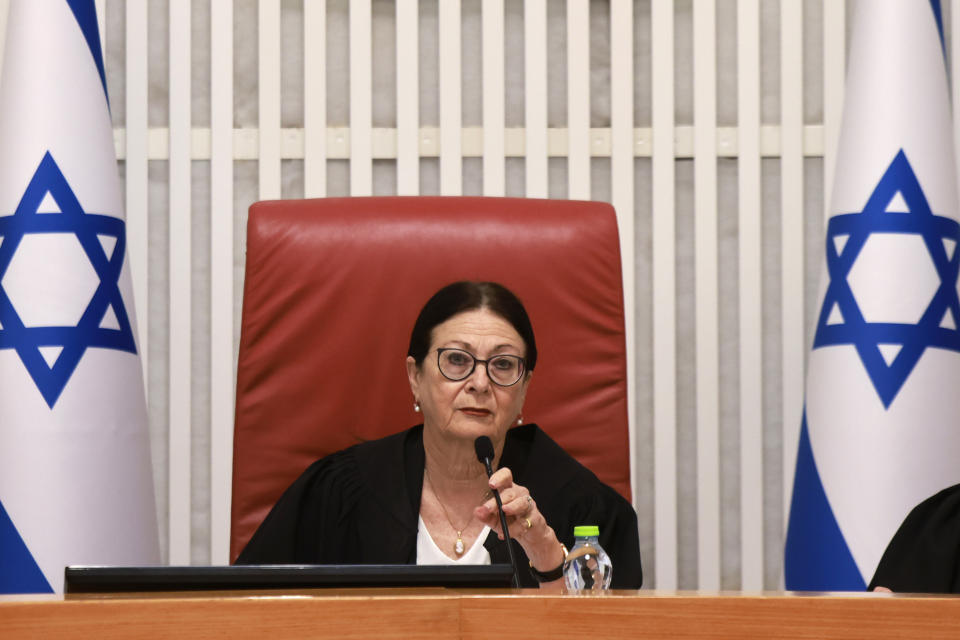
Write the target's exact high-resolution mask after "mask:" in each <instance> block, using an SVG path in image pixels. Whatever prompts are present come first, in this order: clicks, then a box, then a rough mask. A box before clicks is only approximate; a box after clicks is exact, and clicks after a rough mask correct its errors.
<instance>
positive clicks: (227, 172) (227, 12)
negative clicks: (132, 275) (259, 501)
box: [210, 2, 236, 565]
mask: <svg viewBox="0 0 960 640" xmlns="http://www.w3.org/2000/svg"><path fill="white" fill-rule="evenodd" d="M235 379H236V374H235V372H234V365H233V3H230V2H222V3H220V2H212V3H211V4H210V441H211V442H210V562H211V564H215V565H216V564H227V563H229V561H230V495H231V486H232V477H233V399H234V391H233V390H234V380H235Z"/></svg>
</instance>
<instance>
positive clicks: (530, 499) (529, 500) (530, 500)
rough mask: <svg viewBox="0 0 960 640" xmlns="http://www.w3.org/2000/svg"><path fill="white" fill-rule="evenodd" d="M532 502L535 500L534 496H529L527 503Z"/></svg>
mask: <svg viewBox="0 0 960 640" xmlns="http://www.w3.org/2000/svg"><path fill="white" fill-rule="evenodd" d="M531 502H533V498H531V497H530V496H527V504H530V503H531Z"/></svg>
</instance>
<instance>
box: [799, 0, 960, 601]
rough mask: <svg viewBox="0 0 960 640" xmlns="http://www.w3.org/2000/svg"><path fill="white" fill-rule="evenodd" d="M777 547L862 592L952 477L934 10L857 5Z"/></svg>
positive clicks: (955, 338) (948, 144)
mask: <svg viewBox="0 0 960 640" xmlns="http://www.w3.org/2000/svg"><path fill="white" fill-rule="evenodd" d="M836 167H837V170H836V175H835V178H834V189H833V197H832V199H831V201H830V216H829V219H828V222H827V232H826V263H825V267H826V269H825V272H824V277H823V280H822V283H821V297H820V300H821V301H822V304H821V308H820V312H819V315H818V317H817V320H816V333H815V336H814V340H813V349H812V351H811V353H810V359H809V367H808V372H807V386H806V407H805V415H804V419H803V423H802V425H801V433H800V444H799V450H798V452H797V467H796V476H795V478H794V485H793V498H792V502H791V505H790V519H789V525H788V531H787V540H786V553H785V582H786V587H787V589H791V590H863V589H864V588H865V586H866V584H867V583H869V581H870V579H871V578H872V577H873V573H874V571H875V570H876V568H877V564H878V563H879V561H880V557H881V556H882V554H883V552H884V549H885V548H886V546H887V544H888V542H889V541H890V538H891V537H892V536H893V534H894V532H895V531H896V530H897V528H898V527H899V525H900V523H901V522H902V521H903V518H904V517H905V516H906V515H907V513H908V512H909V511H910V509H911V508H912V507H913V506H915V505H916V504H917V503H919V502H920V501H922V500H923V499H924V498H927V497H928V496H930V495H932V494H934V493H936V492H937V491H939V490H940V489H943V488H945V487H947V486H950V485H953V484H956V483H957V482H960V331H958V323H960V301H958V297H957V273H958V264H960V256H958V251H957V242H958V240H960V225H958V223H957V220H958V209H957V182H956V180H957V173H956V165H955V161H954V151H953V127H952V122H951V116H950V95H949V86H948V80H947V72H946V66H945V62H944V49H943V34H942V26H941V17H940V7H939V3H937V2H935V1H933V2H906V1H904V0H870V1H869V2H860V3H859V4H858V6H857V11H856V14H855V18H854V23H853V35H852V41H851V47H850V58H849V62H848V67H847V88H846V102H845V104H844V111H843V121H842V124H841V133H840V144H839V148H838V155H837V163H836Z"/></svg>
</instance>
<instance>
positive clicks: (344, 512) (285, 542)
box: [237, 424, 643, 589]
mask: <svg viewBox="0 0 960 640" xmlns="http://www.w3.org/2000/svg"><path fill="white" fill-rule="evenodd" d="M478 464H479V463H478ZM500 465H501V466H505V467H509V468H510V470H511V471H512V473H513V477H514V482H516V483H517V484H519V485H522V486H525V487H526V488H527V489H529V490H530V493H531V495H533V498H534V499H535V500H536V501H537V507H538V508H539V509H540V512H541V513H543V515H544V517H545V518H546V519H547V523H548V524H549V525H550V526H551V527H553V529H554V531H555V532H556V534H557V537H558V538H559V539H560V541H561V542H563V543H564V544H565V545H567V547H568V548H570V547H572V546H573V541H574V538H573V528H574V527H575V526H577V525H583V524H588V525H597V526H599V527H600V544H601V545H602V546H603V548H604V549H605V550H606V552H607V553H608V554H609V556H610V559H611V561H612V562H613V581H612V585H611V586H612V587H613V588H616V589H637V588H639V587H640V585H641V583H642V582H643V572H642V570H641V566H640V545H639V539H638V535H637V516H636V513H635V512H634V510H633V507H632V506H631V505H630V503H629V502H627V501H626V500H625V499H624V498H623V497H622V496H621V495H620V494H618V493H617V492H616V491H614V490H613V489H612V488H611V487H609V486H607V485H605V484H603V483H602V482H600V480H599V479H597V477H596V476H595V475H594V474H593V473H592V472H591V471H590V470H589V469H587V468H586V467H584V466H583V465H581V464H580V463H579V462H577V461H576V460H574V459H573V458H572V457H571V456H570V455H568V454H567V453H566V452H565V451H563V449H561V448H560V446H559V445H558V444H557V443H556V442H554V441H553V440H552V439H550V437H549V436H547V434H545V433H544V432H543V431H541V430H540V429H539V428H538V427H537V426H536V425H534V424H528V425H524V426H520V427H515V428H512V429H510V430H509V431H508V432H507V437H506V441H505V444H504V448H503V455H502V456H501V460H500ZM423 467H424V451H423V425H418V426H416V427H413V428H412V429H409V430H407V431H404V432H402V433H398V434H395V435H392V436H388V437H386V438H382V439H379V440H373V441H370V442H365V443H363V444H358V445H355V446H352V447H350V448H348V449H344V450H343V451H339V452H337V453H334V454H331V455H329V456H327V457H325V458H321V459H320V460H317V461H316V462H314V463H313V464H312V465H310V466H309V467H308V468H307V470H306V471H304V472H303V474H302V475H301V476H300V477H299V478H298V479H297V480H296V481H295V482H294V483H293V484H292V485H291V486H290V488H288V489H287V490H286V492H285V493H284V494H283V496H282V497H281V498H280V500H279V501H278V502H277V504H276V505H275V506H274V507H273V509H272V510H271V511H270V513H269V514H268V515H267V517H266V519H265V520H264V521H263V523H262V524H261V525H260V528H259V529H257V531H256V532H255V533H254V534H253V537H252V538H251V539H250V542H249V543H248V544H247V546H246V548H245V549H244V550H243V552H242V553H241V554H240V556H239V558H237V563H238V564H414V563H416V560H417V558H416V554H417V519H418V515H419V512H420V493H421V490H422V488H423ZM511 544H513V547H514V552H515V555H516V557H517V563H518V564H519V573H520V583H521V585H522V586H527V587H533V586H536V585H537V582H536V580H535V579H534V578H533V576H532V575H531V573H530V571H529V563H528V559H527V556H526V554H525V553H524V552H523V548H522V547H521V546H520V544H519V543H517V542H516V541H515V540H511ZM484 546H485V547H486V549H487V550H488V551H489V552H490V560H491V562H493V563H494V564H498V563H503V564H509V562H510V558H509V553H508V551H507V547H506V543H505V542H504V541H502V540H499V539H498V538H497V535H496V534H495V533H494V532H493V531H491V532H490V534H489V535H488V536H487V539H486V541H485V542H484Z"/></svg>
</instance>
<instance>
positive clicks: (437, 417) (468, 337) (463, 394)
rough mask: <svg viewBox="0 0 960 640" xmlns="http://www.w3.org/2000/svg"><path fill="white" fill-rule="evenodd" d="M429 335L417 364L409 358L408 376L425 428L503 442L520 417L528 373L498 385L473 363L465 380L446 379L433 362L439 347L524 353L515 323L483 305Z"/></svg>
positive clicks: (479, 353) (481, 355)
mask: <svg viewBox="0 0 960 640" xmlns="http://www.w3.org/2000/svg"><path fill="white" fill-rule="evenodd" d="M431 338H432V340H431V344H430V351H429V353H427V356H426V357H425V358H424V360H423V366H422V367H421V368H418V367H417V365H416V362H415V361H414V359H413V358H412V357H407V377H408V378H409V380H410V389H411V390H412V391H413V397H414V398H416V399H417V400H418V401H419V402H420V407H421V409H422V411H423V422H424V429H433V430H438V431H439V432H440V434H441V435H443V436H446V437H453V438H463V439H466V440H469V441H470V442H471V443H472V442H473V440H475V439H476V438H477V436H480V435H486V436H489V437H490V438H492V439H493V440H494V441H495V442H496V441H501V440H502V439H503V437H504V434H506V431H507V429H508V428H509V427H510V425H511V424H513V423H514V422H515V421H516V419H517V417H518V416H519V415H520V411H521V409H522V408H523V401H524V398H525V397H526V394H527V384H528V383H529V378H530V374H529V373H524V374H523V376H522V377H521V379H520V381H519V382H517V383H516V384H514V385H512V386H509V387H502V386H499V385H497V384H494V383H493V382H491V381H490V378H489V376H488V375H487V370H486V367H484V366H483V365H482V364H480V363H477V366H476V367H475V368H474V370H473V373H471V374H470V375H469V376H467V377H466V378H464V379H463V380H458V381H453V380H449V379H447V378H446V377H445V376H444V375H443V374H442V373H441V372H440V369H439V367H438V366H437V349H442V348H453V349H461V350H463V351H467V352H469V353H470V354H472V355H473V356H474V357H475V358H477V359H479V360H488V359H489V358H492V357H494V356H497V355H514V356H520V357H525V356H526V347H525V345H524V342H523V338H521V337H520V334H519V333H517V331H516V329H514V328H513V325H511V324H510V323H509V322H507V321H506V320H504V319H503V318H501V317H500V316H498V315H496V314H494V313H492V312H491V311H489V310H487V309H477V310H474V311H465V312H463V313H460V314H457V315H455V316H453V317H452V318H450V319H449V320H447V321H446V322H443V323H441V324H439V325H437V326H436V327H434V329H433V333H432V336H431Z"/></svg>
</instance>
